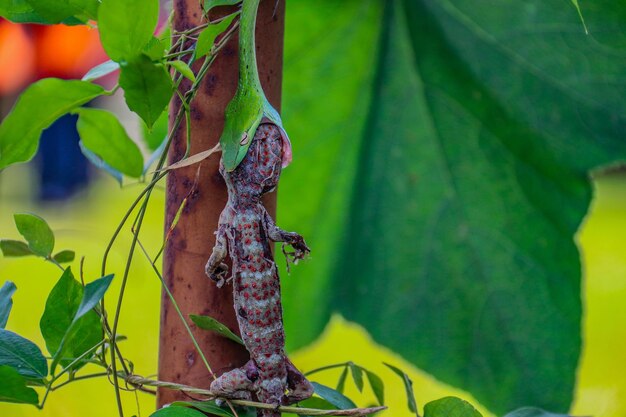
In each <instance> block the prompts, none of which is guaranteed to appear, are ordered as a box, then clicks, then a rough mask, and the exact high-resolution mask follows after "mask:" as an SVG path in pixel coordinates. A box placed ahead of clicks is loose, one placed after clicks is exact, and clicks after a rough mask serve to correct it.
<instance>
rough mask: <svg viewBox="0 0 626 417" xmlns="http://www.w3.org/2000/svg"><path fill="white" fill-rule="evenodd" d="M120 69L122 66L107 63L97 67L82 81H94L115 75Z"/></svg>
mask: <svg viewBox="0 0 626 417" xmlns="http://www.w3.org/2000/svg"><path fill="white" fill-rule="evenodd" d="M119 69H120V64H118V63H117V62H115V61H111V60H109V61H106V62H103V63H102V64H99V65H96V66H95V67H93V68H92V69H90V70H89V71H87V73H86V74H85V75H84V76H83V78H82V81H93V80H97V79H98V78H102V77H104V76H107V75H109V74H112V73H114V72H115V71H117V70H119Z"/></svg>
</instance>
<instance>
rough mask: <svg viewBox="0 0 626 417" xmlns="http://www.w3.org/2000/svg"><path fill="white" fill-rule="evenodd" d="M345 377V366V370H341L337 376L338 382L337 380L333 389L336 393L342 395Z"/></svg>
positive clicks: (346, 370)
mask: <svg viewBox="0 0 626 417" xmlns="http://www.w3.org/2000/svg"><path fill="white" fill-rule="evenodd" d="M347 377H348V367H347V366H346V367H345V368H343V371H341V375H339V380H337V388H335V390H336V391H337V392H339V393H341V394H343V391H344V390H345V388H346V378H347Z"/></svg>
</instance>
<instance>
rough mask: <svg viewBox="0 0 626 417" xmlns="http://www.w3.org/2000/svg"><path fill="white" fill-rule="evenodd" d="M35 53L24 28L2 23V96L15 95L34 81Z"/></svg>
mask: <svg viewBox="0 0 626 417" xmlns="http://www.w3.org/2000/svg"><path fill="white" fill-rule="evenodd" d="M34 72H35V51H34V47H33V44H32V42H31V40H30V39H29V37H28V34H27V33H26V30H25V29H24V27H23V26H20V25H17V24H14V23H11V22H8V21H6V20H2V21H0V96H2V95H7V94H13V93H16V92H18V91H19V90H21V89H22V88H24V87H25V86H26V85H27V84H28V83H29V82H30V81H32V79H33V77H34Z"/></svg>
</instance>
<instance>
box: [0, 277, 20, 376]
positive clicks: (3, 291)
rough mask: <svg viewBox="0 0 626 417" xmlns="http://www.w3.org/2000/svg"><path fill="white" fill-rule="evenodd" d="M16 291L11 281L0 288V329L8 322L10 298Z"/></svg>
mask: <svg viewBox="0 0 626 417" xmlns="http://www.w3.org/2000/svg"><path fill="white" fill-rule="evenodd" d="M16 289H17V287H16V286H15V284H14V283H12V282H11V281H6V282H5V283H4V284H2V287H0V329H4V328H5V327H6V325H7V321H9V314H10V313H11V308H12V307H13V298H12V297H13V294H14V293H15V290H16ZM0 381H1V379H0Z"/></svg>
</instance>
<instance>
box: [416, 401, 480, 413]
mask: <svg viewBox="0 0 626 417" xmlns="http://www.w3.org/2000/svg"><path fill="white" fill-rule="evenodd" d="M424 417H482V414H480V412H478V410H476V409H475V408H474V406H472V405H471V404H470V403H468V402H467V401H465V400H462V399H460V398H456V397H445V398H440V399H438V400H435V401H431V402H429V403H428V404H426V405H425V406H424Z"/></svg>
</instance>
